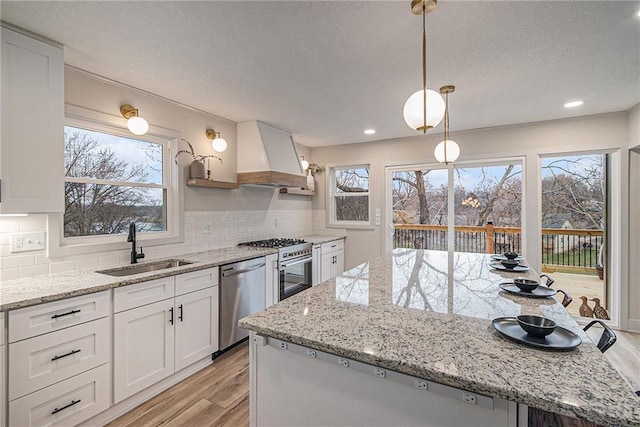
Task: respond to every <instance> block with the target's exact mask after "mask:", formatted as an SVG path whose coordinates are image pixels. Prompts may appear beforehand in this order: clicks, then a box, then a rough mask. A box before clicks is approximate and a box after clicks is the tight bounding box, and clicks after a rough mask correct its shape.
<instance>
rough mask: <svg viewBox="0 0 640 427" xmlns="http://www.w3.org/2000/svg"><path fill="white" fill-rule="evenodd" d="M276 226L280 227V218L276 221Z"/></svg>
mask: <svg viewBox="0 0 640 427" xmlns="http://www.w3.org/2000/svg"><path fill="white" fill-rule="evenodd" d="M275 226H276V227H280V218H278V217H276V219H275Z"/></svg>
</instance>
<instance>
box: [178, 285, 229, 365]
mask: <svg viewBox="0 0 640 427" xmlns="http://www.w3.org/2000/svg"><path fill="white" fill-rule="evenodd" d="M175 310H176V311H177V313H176V319H175V321H174V322H175V325H176V336H175V368H176V371H179V370H180V369H182V368H186V367H187V366H189V365H191V364H193V363H195V362H197V361H198V360H200V359H202V358H203V357H206V356H209V355H211V354H212V353H213V352H214V351H216V350H217V349H218V288H217V287H210V288H206V289H202V290H200V291H196V292H191V293H188V294H185V295H181V296H178V297H176V300H175ZM214 313H215V316H214V315H213V314H214Z"/></svg>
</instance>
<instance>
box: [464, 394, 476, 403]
mask: <svg viewBox="0 0 640 427" xmlns="http://www.w3.org/2000/svg"><path fill="white" fill-rule="evenodd" d="M462 400H463V401H464V402H467V403H471V404H472V405H475V404H476V403H477V402H476V396H475V395H474V394H471V393H462Z"/></svg>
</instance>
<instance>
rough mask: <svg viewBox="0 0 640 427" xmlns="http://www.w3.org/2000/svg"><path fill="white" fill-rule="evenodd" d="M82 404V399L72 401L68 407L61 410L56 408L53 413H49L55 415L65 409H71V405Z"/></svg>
mask: <svg viewBox="0 0 640 427" xmlns="http://www.w3.org/2000/svg"><path fill="white" fill-rule="evenodd" d="M80 402H82V399H78V400H72V401H71V403H69V404H68V405H65V406H63V407H62V408H56V409H54V410H53V412H51V415H55V414H57V413H58V412H60V411H64V410H65V409H67V408H70V407H72V406H73V405H77V404H78V403H80Z"/></svg>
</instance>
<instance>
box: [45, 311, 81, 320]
mask: <svg viewBox="0 0 640 427" xmlns="http://www.w3.org/2000/svg"><path fill="white" fill-rule="evenodd" d="M76 313H80V309H77V310H71V311H68V312H66V313H60V314H54V315H53V316H51V318H52V319H57V318H58V317H64V316H71V315H72V314H76Z"/></svg>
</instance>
